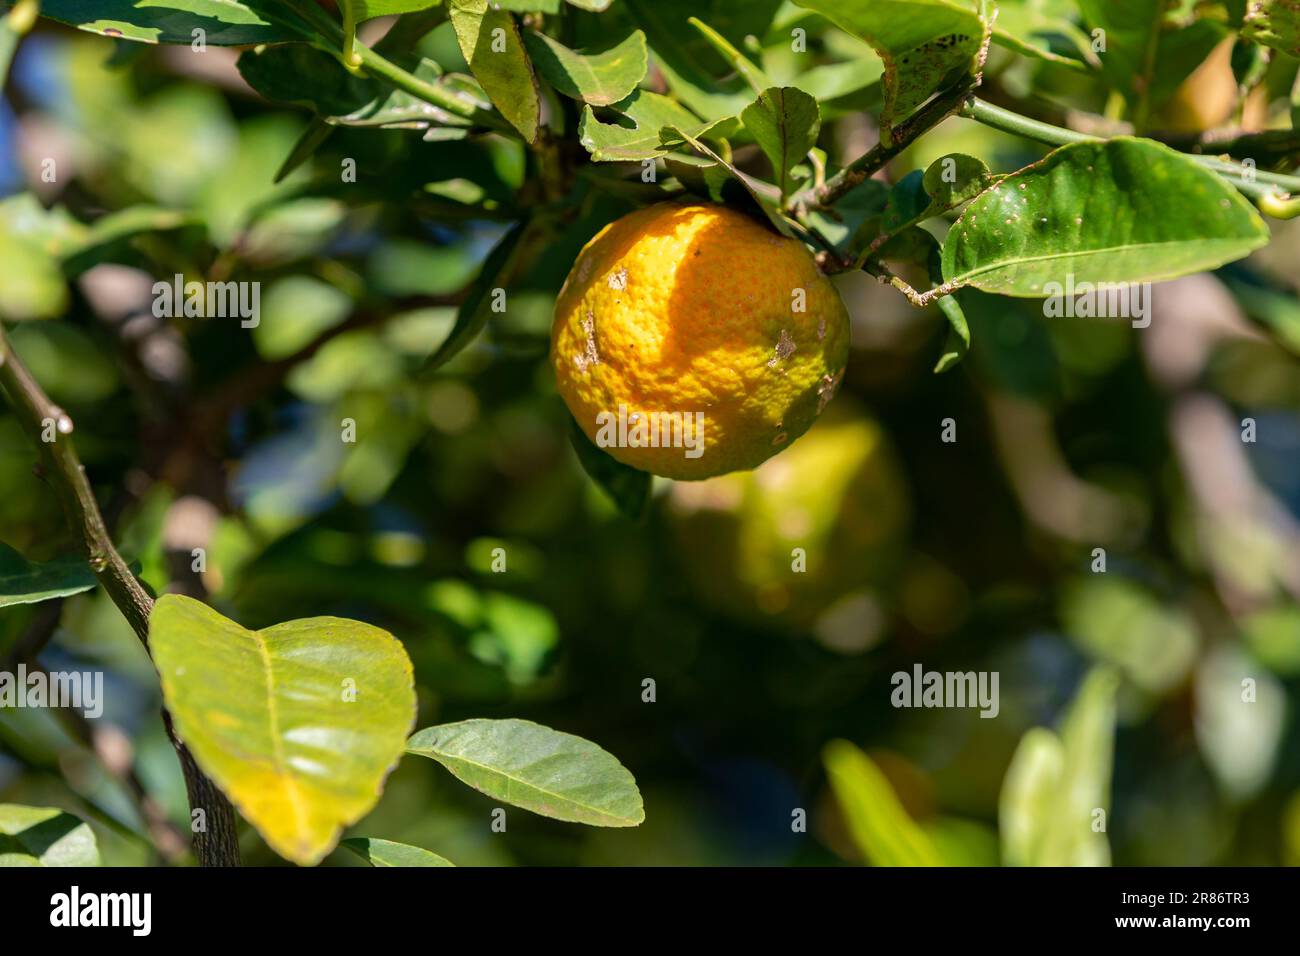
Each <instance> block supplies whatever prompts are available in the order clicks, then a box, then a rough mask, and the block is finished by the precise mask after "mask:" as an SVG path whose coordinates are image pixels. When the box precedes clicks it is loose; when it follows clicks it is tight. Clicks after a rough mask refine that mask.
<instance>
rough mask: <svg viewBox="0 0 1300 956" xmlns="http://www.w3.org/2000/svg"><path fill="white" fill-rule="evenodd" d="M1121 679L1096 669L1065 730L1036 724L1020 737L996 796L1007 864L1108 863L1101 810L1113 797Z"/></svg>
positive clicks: (1089, 864)
mask: <svg viewBox="0 0 1300 956" xmlns="http://www.w3.org/2000/svg"><path fill="white" fill-rule="evenodd" d="M1118 686H1119V682H1118V679H1117V678H1116V677H1115V675H1114V674H1113V673H1112V672H1110V671H1108V670H1104V669H1098V670H1094V671H1092V672H1091V673H1090V674H1089V675H1088V676H1087V677H1086V678H1085V679H1084V682H1083V684H1082V686H1081V687H1080V689H1079V692H1078V694H1077V696H1076V697H1075V700H1074V703H1073V704H1072V705H1071V707H1070V709H1069V711H1068V712H1067V714H1066V716H1065V720H1064V721H1063V723H1062V725H1061V732H1060V736H1059V737H1058V736H1057V735H1056V734H1053V733H1052V732H1051V731H1049V730H1046V729H1044V728H1041V727H1037V728H1034V729H1033V730H1030V731H1029V732H1028V733H1026V734H1025V736H1024V737H1023V738H1022V739H1021V741H1020V746H1019V747H1018V748H1017V749H1016V753H1015V755H1014V756H1013V757H1012V759H1011V765H1010V767H1009V768H1008V769H1007V775H1006V778H1005V779H1004V780H1003V784H1002V795H1001V798H1000V799H999V803H998V818H999V825H1000V829H1001V833H1002V854H1003V862H1004V863H1005V864H1006V865H1008V866H1108V865H1109V864H1110V845H1109V843H1108V842H1107V839H1106V831H1105V827H1104V826H1102V827H1100V828H1098V827H1097V823H1098V820H1099V818H1098V816H1097V814H1098V812H1100V813H1101V814H1103V815H1104V814H1105V813H1106V812H1107V810H1108V808H1109V805H1110V778H1111V764H1112V760H1113V755H1114V737H1115V696H1116V693H1117V691H1118ZM1100 822H1101V823H1103V824H1104V823H1105V819H1104V816H1103V817H1102V818H1100Z"/></svg>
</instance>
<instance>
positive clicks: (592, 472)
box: [569, 415, 653, 518]
mask: <svg viewBox="0 0 1300 956" xmlns="http://www.w3.org/2000/svg"><path fill="white" fill-rule="evenodd" d="M569 426H570V427H569V440H570V442H571V443H572V445H573V451H574V453H575V454H576V455H577V456H578V464H580V465H582V470H583V471H585V472H586V473H587V476H588V477H589V478H590V479H591V480H592V481H594V482H595V483H596V484H597V485H598V486H599V487H600V489H601V491H603V492H605V494H606V495H608V496H609V498H610V500H611V501H613V502H614V505H615V506H616V507H617V508H618V510H619V511H620V512H622V513H623V514H625V515H627V516H628V517H629V518H640V517H641V516H642V515H643V514H645V510H646V506H647V505H648V504H649V502H650V485H651V483H652V480H653V479H652V478H651V477H650V474H649V472H645V471H640V470H638V469H636V468H633V467H632V466H631V465H625V464H623V463H622V462H621V461H618V460H617V459H615V458H612V457H610V456H609V455H608V454H606V453H605V452H604V451H603V450H601V449H600V448H599V447H597V446H596V444H595V443H594V442H592V440H591V439H590V438H588V437H587V435H586V433H584V432H583V430H582V429H581V428H580V427H579V426H578V423H577V422H576V421H574V420H573V416H572V415H570V416H569Z"/></svg>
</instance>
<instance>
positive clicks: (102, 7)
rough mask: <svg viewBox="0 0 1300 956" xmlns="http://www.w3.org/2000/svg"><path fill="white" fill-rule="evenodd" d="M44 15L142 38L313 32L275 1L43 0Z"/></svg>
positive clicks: (261, 37) (222, 40) (265, 38)
mask: <svg viewBox="0 0 1300 956" xmlns="http://www.w3.org/2000/svg"><path fill="white" fill-rule="evenodd" d="M41 15H42V16H46V17H50V18H51V19H54V20H59V21H60V22H62V23H67V24H71V25H72V26H74V27H77V28H78V29H80V30H86V31H87V32H90V33H99V34H102V35H104V36H111V37H121V38H122V39H124V40H138V41H141V42H144V43H193V42H194V31H195V30H202V31H203V39H204V42H205V43H207V44H209V45H211V46H243V45H245V44H253V43H283V42H285V41H287V40H301V39H304V38H311V37H312V36H314V33H315V31H314V30H312V28H311V27H310V26H309V25H308V24H307V22H306V21H305V20H303V19H302V18H300V17H299V16H298V15H297V14H296V13H294V12H293V11H291V10H289V9H288V7H287V6H286V5H285V4H283V3H277V2H275V0H148V2H147V3H146V2H139V0H42V3H41Z"/></svg>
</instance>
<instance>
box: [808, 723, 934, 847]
mask: <svg viewBox="0 0 1300 956" xmlns="http://www.w3.org/2000/svg"><path fill="white" fill-rule="evenodd" d="M822 762H823V763H824V764H825V765H826V777H827V779H828V780H829V781H830V785H831V790H832V791H833V792H834V794H835V800H836V802H837V803H839V805H840V810H841V812H842V813H843V814H844V822H845V823H846V824H847V825H848V828H849V833H850V834H851V835H852V837H853V841H854V843H856V844H857V846H858V849H859V850H861V851H862V854H863V855H864V856H865V857H866V858H867V859H868V860H869V861H870V862H871V863H872V864H873V865H874V866H941V865H942V863H943V861H942V860H941V859H940V857H939V853H938V851H937V850H936V849H935V847H934V845H933V844H932V843H931V842H930V838H929V837H927V836H926V835H925V832H924V831H923V830H922V829H921V827H920V826H918V825H917V823H916V821H915V820H913V819H912V818H911V817H909V816H908V815H907V811H906V810H905V809H903V805H902V804H901V803H899V802H898V797H897V796H896V795H895V794H894V789H893V787H891V786H890V785H889V781H888V780H887V779H886V778H885V775H884V774H883V773H881V772H880V769H879V768H878V767H877V766H876V765H875V763H874V762H873V761H872V760H871V758H870V757H868V756H867V755H866V754H864V753H863V752H862V751H861V750H859V749H858V748H857V747H855V746H854V745H853V744H851V743H849V742H848V741H847V740H832V741H831V742H830V743H829V744H827V745H826V748H825V750H824V751H823V752H822Z"/></svg>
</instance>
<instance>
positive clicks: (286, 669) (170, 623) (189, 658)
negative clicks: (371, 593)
mask: <svg viewBox="0 0 1300 956" xmlns="http://www.w3.org/2000/svg"><path fill="white" fill-rule="evenodd" d="M149 647H150V651H151V652H152V654H153V658H154V662H155V664H156V665H157V667H158V673H159V675H160V677H161V679H162V688H163V698H164V700H165V701H166V704H167V709H168V711H169V712H170V713H171V715H172V719H173V721H174V722H175V725H176V731H177V733H178V735H179V736H180V738H181V739H182V740H183V741H185V743H186V745H187V746H188V747H189V749H190V751H191V752H192V753H193V754H194V758H195V760H197V761H198V764H199V766H200V767H202V768H203V770H204V772H205V773H207V774H208V776H210V777H211V778H212V779H213V780H214V781H216V783H217V785H218V786H219V787H221V789H222V790H223V791H224V792H225V793H226V795H227V796H228V797H230V800H231V802H232V803H233V804H234V805H235V806H236V807H237V808H238V809H239V811H240V812H241V813H242V814H243V815H244V817H245V818H246V819H247V820H248V821H249V822H250V823H251V824H253V826H254V827H256V828H257V831H258V832H259V833H260V834H261V835H262V837H263V838H264V839H265V840H266V842H267V843H268V844H269V845H270V846H271V848H272V849H274V850H275V851H276V852H277V853H279V854H280V855H281V856H284V857H286V858H288V859H290V860H293V861H294V862H296V863H302V864H312V863H316V862H317V861H319V860H320V859H321V858H322V857H324V856H325V854H326V853H328V852H329V851H330V850H332V849H333V848H334V845H335V843H336V842H337V840H338V837H339V833H340V832H341V830H342V829H343V827H345V826H347V825H348V824H350V823H353V822H355V821H356V820H358V819H359V818H360V817H362V816H363V815H364V814H365V813H367V812H368V811H369V810H370V808H371V807H373V806H374V804H375V802H376V801H377V800H378V799H379V794H380V791H381V789H382V787H383V781H384V778H385V777H386V776H387V775H388V772H389V771H390V770H391V769H392V768H393V766H394V765H395V764H396V763H397V761H398V759H399V758H400V757H401V754H402V750H403V746H404V742H405V738H406V734H407V733H408V731H409V728H410V726H411V724H412V722H413V721H414V719H415V689H414V687H413V685H412V675H411V662H410V660H409V659H408V658H407V656H406V651H405V650H404V649H403V648H402V645H401V644H400V643H399V642H398V641H397V640H396V639H395V638H394V637H393V636H392V635H391V634H389V633H388V632H386V631H382V630H380V629H379V628H377V627H372V626H371V625H369V624H363V623H361V622H360V621H350V620H345V619H342V618H334V617H317V618H306V619H303V620H298V621H289V622H287V623H284V624H277V625H275V626H274V627H268V628H265V629H263V630H260V631H250V630H247V629H245V628H243V627H241V626H240V625H238V624H236V623H235V622H234V621H232V620H230V619H229V618H226V617H223V616H222V615H221V614H218V613H217V612H216V611H214V610H213V609H212V608H210V607H208V606H206V605H204V604H201V603H200V602H198V601H195V600H192V599H190V598H187V597H182V596H180V595H174V594H169V595H166V596H164V597H162V598H160V599H159V601H158V603H157V604H156V605H155V606H154V610H153V615H152V617H151V618H150V622H149Z"/></svg>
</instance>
